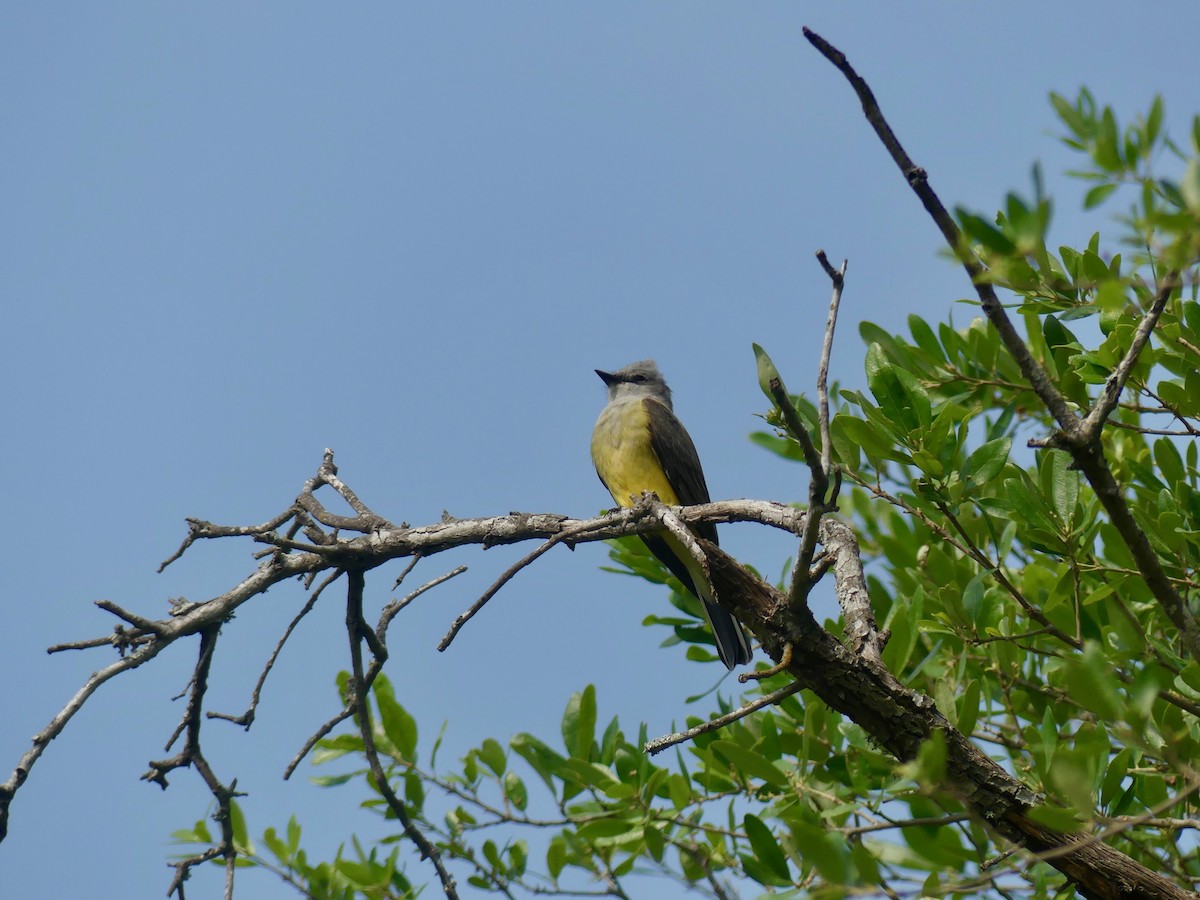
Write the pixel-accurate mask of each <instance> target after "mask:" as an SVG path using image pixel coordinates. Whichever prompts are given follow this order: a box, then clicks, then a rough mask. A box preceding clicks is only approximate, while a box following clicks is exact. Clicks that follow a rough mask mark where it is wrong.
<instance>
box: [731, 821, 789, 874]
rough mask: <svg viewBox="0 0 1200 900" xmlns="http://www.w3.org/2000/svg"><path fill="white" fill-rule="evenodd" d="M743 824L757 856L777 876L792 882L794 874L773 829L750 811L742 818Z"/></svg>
mask: <svg viewBox="0 0 1200 900" xmlns="http://www.w3.org/2000/svg"><path fill="white" fill-rule="evenodd" d="M742 826H743V827H744V828H745V829H746V837H748V838H749V839H750V848H751V849H752V850H753V851H754V856H755V858H757V859H758V860H759V862H761V863H762V864H763V865H764V866H766V867H767V868H768V869H769V870H770V871H771V873H772V874H774V875H775V876H776V877H778V878H780V879H781V880H782V881H784V882H790V881H791V878H792V875H791V872H790V871H789V869H788V861H787V857H786V856H784V854H783V850H782V849H781V848H780V846H779V842H778V841H777V840H775V835H774V834H772V833H771V829H770V828H768V827H767V826H766V825H765V824H764V823H763V820H762V819H760V818H759V817H758V816H754V815H750V814H749V813H747V814H746V816H745V818H743V819H742Z"/></svg>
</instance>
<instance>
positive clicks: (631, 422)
mask: <svg viewBox="0 0 1200 900" xmlns="http://www.w3.org/2000/svg"><path fill="white" fill-rule="evenodd" d="M653 402H654V401H653V400H645V399H640V398H630V399H628V400H619V401H617V402H616V403H610V404H609V405H608V406H606V407H605V408H604V411H603V412H602V413H600V418H599V419H597V420H596V427H595V429H594V430H593V431H592V462H593V463H595V465H596V471H597V472H598V473H599V475H600V479H601V480H602V481H603V482H604V486H605V487H607V488H608V491H609V493H610V494H612V496H613V499H614V500H616V501H617V504H618V505H620V506H632V505H633V503H634V501H635V500H636V499H637V498H638V497H640V496H641V495H642V493H644V492H645V491H654V493H656V494H658V499H659V500H661V501H662V502H663V503H665V504H667V505H668V506H677V505H678V504H679V498H678V497H676V495H675V490H674V489H673V488H672V487H671V483H670V482H669V481H668V480H667V475H666V473H665V472H664V471H663V467H662V464H661V463H659V461H658V457H657V456H656V455H655V453H654V447H653V445H652V444H651V443H650V416H649V415H648V413H647V412H646V406H645V404H646V403H653Z"/></svg>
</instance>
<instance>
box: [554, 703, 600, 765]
mask: <svg viewBox="0 0 1200 900" xmlns="http://www.w3.org/2000/svg"><path fill="white" fill-rule="evenodd" d="M562 734H563V744H564V745H565V746H566V748H567V753H569V754H570V755H571V756H573V757H575V758H576V759H582V760H588V759H591V758H592V742H593V741H594V740H595V737H596V687H595V685H591V684H589V685H588V686H587V687H586V688H584V689H583V693H575V694H572V695H571V699H570V700H569V701H567V709H566V712H564V713H563V720H562Z"/></svg>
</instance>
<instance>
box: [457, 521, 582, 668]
mask: <svg viewBox="0 0 1200 900" xmlns="http://www.w3.org/2000/svg"><path fill="white" fill-rule="evenodd" d="M590 527H591V523H590V522H583V523H580V524H579V525H576V526H575V527H573V528H564V529H563V530H562V531H560V532H559V533H558V534H556V535H554V536H553V537H551V538H550V540H548V541H546V542H545V543H544V544H542V545H541V546H540V547H538V548H537V549H536V550H534V551H533V552H532V553H527V554H526V555H525V556H523V557H521V558H520V559H519V560H517V561H516V562H515V563H513V564H512V565H511V566H509V567H508V568H507V569H505V570H504V573H503V574H502V575H501V576H500V577H499V578H497V579H496V580H495V581H494V582H492V585H491V587H489V588H488V589H487V590H486V591H484V592H483V595H482V596H481V597H480V598H479V599H478V600H476V601H475V602H474V603H472V604H471V605H470V607H468V608H467V609H466V611H464V612H463V613H461V614H460V615H459V616H458V618H456V619H455V620H454V621H453V622H452V623H451V624H450V630H449V631H447V632H446V634H445V636H444V637H443V638H442V639H441V640H440V641H438V645H437V648H438V650H442V651H444V650H445V649H446V648H447V647H449V646H450V644H451V643H452V642H453V641H454V638H455V637H457V636H458V633H459V632H460V631H462V629H463V626H464V625H466V624H467V623H468V622H469V621H471V619H473V618H475V614H476V613H478V612H479V611H480V610H481V609H483V607H484V606H485V605H486V604H487V602H488V601H489V600H491V599H492V598H493V597H494V596H496V594H497V592H498V591H499V590H500V588H502V587H504V585H506V584H508V582H510V581H512V579H513V576H515V575H516V574H517V573H518V572H520V571H521V570H522V569H524V568H525V567H526V566H528V565H530V564H531V563H532V562H533V561H534V560H536V559H537V558H538V557H540V556H542V555H543V554H544V553H546V552H547V551H549V550H550V548H552V547H554V546H556V545H557V544H561V543H562V542H563V541H569V540H571V539H572V538H577V537H580V536H581V535H583V534H585V533H586V532H587V531H588V530H589V529H590Z"/></svg>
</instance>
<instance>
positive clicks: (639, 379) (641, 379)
mask: <svg viewBox="0 0 1200 900" xmlns="http://www.w3.org/2000/svg"><path fill="white" fill-rule="evenodd" d="M630 380H631V381H632V382H633V383H634V384H645V383H646V376H645V375H634V376H633V378H632V379H630Z"/></svg>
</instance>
